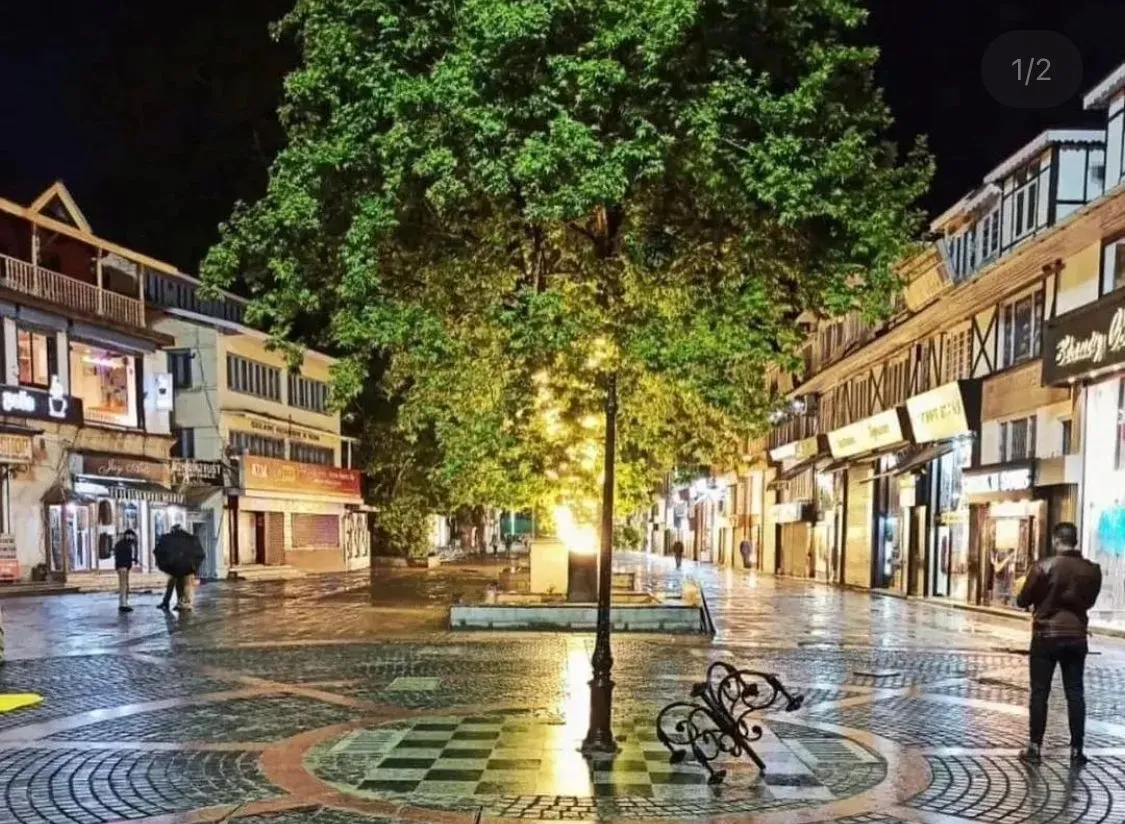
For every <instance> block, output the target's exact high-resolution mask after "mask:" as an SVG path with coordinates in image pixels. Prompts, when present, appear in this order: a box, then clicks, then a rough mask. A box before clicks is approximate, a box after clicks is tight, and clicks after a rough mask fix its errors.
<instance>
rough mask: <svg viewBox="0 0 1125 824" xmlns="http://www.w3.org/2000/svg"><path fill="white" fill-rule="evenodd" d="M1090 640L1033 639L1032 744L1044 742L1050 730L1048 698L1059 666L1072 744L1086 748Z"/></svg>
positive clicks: (1079, 747)
mask: <svg viewBox="0 0 1125 824" xmlns="http://www.w3.org/2000/svg"><path fill="white" fill-rule="evenodd" d="M1087 652H1088V647H1087V644H1086V640H1085V639H1082V640H1070V639H1067V640H1055V639H1051V638H1034V639H1032V642H1031V706H1030V722H1031V743H1033V744H1042V743H1043V734H1044V733H1045V732H1046V730H1047V700H1048V699H1049V698H1050V697H1051V681H1052V680H1053V679H1054V677H1055V665H1056V664H1057V665H1058V666H1059V669H1061V670H1062V680H1063V689H1064V690H1065V691H1066V712H1067V718H1068V720H1069V721H1070V746H1072V747H1076V748H1078V749H1082V746H1083V744H1084V742H1085V738H1086V689H1085V685H1084V679H1085V673H1086V654H1087Z"/></svg>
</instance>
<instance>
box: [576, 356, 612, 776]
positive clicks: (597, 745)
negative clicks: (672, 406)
mask: <svg viewBox="0 0 1125 824" xmlns="http://www.w3.org/2000/svg"><path fill="white" fill-rule="evenodd" d="M616 450H617V376H616V375H614V374H610V375H609V376H608V379H607V381H606V395H605V480H604V482H603V484H602V525H601V546H600V547H599V549H598V623H597V639H596V641H595V642H594V655H593V657H592V658H591V661H590V664H591V667H592V669H593V671H594V677H593V678H592V679H591V680H590V726H589V728H588V729H587V731H586V739H585V741H583V742H582V752H583V753H584V754H585V755H586V756H587V757H590V756H595V755H607V754H613V753H615V752H617V742H616V741H614V738H613V726H612V717H613V678H612V675H613V653H612V651H611V650H610V644H609V636H610V631H611V630H612V627H613V624H612V619H611V615H610V596H611V594H612V589H613V487H614V478H613V470H614V462H615V458H616Z"/></svg>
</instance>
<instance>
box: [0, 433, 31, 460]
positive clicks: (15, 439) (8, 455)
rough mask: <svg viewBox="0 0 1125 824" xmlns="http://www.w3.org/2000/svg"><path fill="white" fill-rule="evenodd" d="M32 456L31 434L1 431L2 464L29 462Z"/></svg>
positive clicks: (0, 450) (0, 454)
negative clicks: (14, 433)
mask: <svg viewBox="0 0 1125 824" xmlns="http://www.w3.org/2000/svg"><path fill="white" fill-rule="evenodd" d="M31 457H32V447H31V436H30V435H11V434H6V433H0V464H29V463H31Z"/></svg>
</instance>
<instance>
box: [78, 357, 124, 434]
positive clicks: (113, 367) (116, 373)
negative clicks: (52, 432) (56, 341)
mask: <svg viewBox="0 0 1125 824" xmlns="http://www.w3.org/2000/svg"><path fill="white" fill-rule="evenodd" d="M135 360H136V359H135V358H134V357H133V356H132V355H121V354H118V353H117V352H111V351H109V350H108V349H103V348H101V347H98V346H90V345H88V344H85V343H80V342H78V341H71V344H70V394H72V395H74V396H75V397H77V398H81V399H82V408H83V415H84V416H85V418H86V420H87V421H93V422H96V423H105V424H110V425H112V426H129V427H133V426H137V425H138V424H139V420H138V417H137V377H136V376H137V373H136V364H135Z"/></svg>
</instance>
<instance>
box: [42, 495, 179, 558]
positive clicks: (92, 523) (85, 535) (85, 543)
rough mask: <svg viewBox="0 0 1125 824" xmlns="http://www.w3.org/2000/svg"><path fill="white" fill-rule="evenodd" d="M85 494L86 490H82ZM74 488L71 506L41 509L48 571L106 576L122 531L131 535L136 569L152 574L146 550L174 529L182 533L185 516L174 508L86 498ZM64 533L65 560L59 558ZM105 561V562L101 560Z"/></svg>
mask: <svg viewBox="0 0 1125 824" xmlns="http://www.w3.org/2000/svg"><path fill="white" fill-rule="evenodd" d="M85 492H89V490H85ZM85 492H84V485H83V484H82V483H81V482H79V483H76V484H75V495H76V496H77V500H73V501H70V502H68V503H65V504H51V505H49V506H48V507H47V523H48V538H49V541H50V550H51V553H50V555H51V568H52V569H53V570H55V571H62V570H66V571H68V572H90V571H95V570H107V571H112V570H113V568H114V559H113V553H112V548H113V545H114V544H116V543H117V541H118V540H120V538H121V537H122V536H123V535H124V534H125V532H126V531H127V530H130V529H131V530H133V532H134V533H136V535H137V545H138V551H137V555H138V557H139V559H140V564H141V569H142V570H143V571H145V572H154V571H156V564H155V561H154V560H153V556H152V550H153V549H154V548H155V546H156V542H157V541H158V540H159V539H160V536H162V535H163V534H164V533H166V532H168V531H169V530H171V529H172V526H173V525H174V524H180V525H181V526H183V527H185V528H187V510H186V509H185V508H184V507H183V506H181V505H178V504H167V503H157V502H153V501H142V500H129V499H114V498H107V497H96V498H94V497H90V496H88V495H86V494H85ZM64 528H65V556H64V543H63V539H64ZM107 554H108V557H105V556H107Z"/></svg>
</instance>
